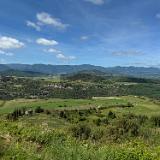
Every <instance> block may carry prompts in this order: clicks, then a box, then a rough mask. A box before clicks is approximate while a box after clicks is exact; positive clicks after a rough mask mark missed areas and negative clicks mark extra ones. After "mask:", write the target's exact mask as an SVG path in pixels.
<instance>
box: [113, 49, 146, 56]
mask: <svg viewBox="0 0 160 160" xmlns="http://www.w3.org/2000/svg"><path fill="white" fill-rule="evenodd" d="M142 54H143V53H142V52H140V51H134V50H129V51H114V52H112V55H114V56H135V55H142Z"/></svg>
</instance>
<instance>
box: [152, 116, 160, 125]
mask: <svg viewBox="0 0 160 160" xmlns="http://www.w3.org/2000/svg"><path fill="white" fill-rule="evenodd" d="M151 122H152V123H153V124H154V125H155V126H157V127H160V116H152V117H151Z"/></svg>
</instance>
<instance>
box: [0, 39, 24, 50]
mask: <svg viewBox="0 0 160 160" xmlns="http://www.w3.org/2000/svg"><path fill="white" fill-rule="evenodd" d="M22 47H24V43H22V42H20V41H19V40H17V39H15V38H12V37H0V49H2V50H9V49H16V48H22Z"/></svg>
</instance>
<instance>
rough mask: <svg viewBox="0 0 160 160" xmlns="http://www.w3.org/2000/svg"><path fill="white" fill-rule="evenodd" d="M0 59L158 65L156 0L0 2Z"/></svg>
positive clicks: (159, 32) (159, 24) (159, 33)
mask: <svg viewBox="0 0 160 160" xmlns="http://www.w3.org/2000/svg"><path fill="white" fill-rule="evenodd" d="M0 63H27V64H33V63H45V64H94V65H100V66H105V67H108V66H145V67H148V66H155V67H159V66H160V1H159V0H14V1H13V0H0Z"/></svg>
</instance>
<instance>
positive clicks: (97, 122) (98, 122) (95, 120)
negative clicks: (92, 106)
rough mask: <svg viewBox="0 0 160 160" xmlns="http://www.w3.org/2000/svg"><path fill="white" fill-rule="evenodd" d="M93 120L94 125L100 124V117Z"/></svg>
mask: <svg viewBox="0 0 160 160" xmlns="http://www.w3.org/2000/svg"><path fill="white" fill-rule="evenodd" d="M93 122H94V124H95V125H97V126H100V124H101V119H100V118H97V119H94V120H93Z"/></svg>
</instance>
